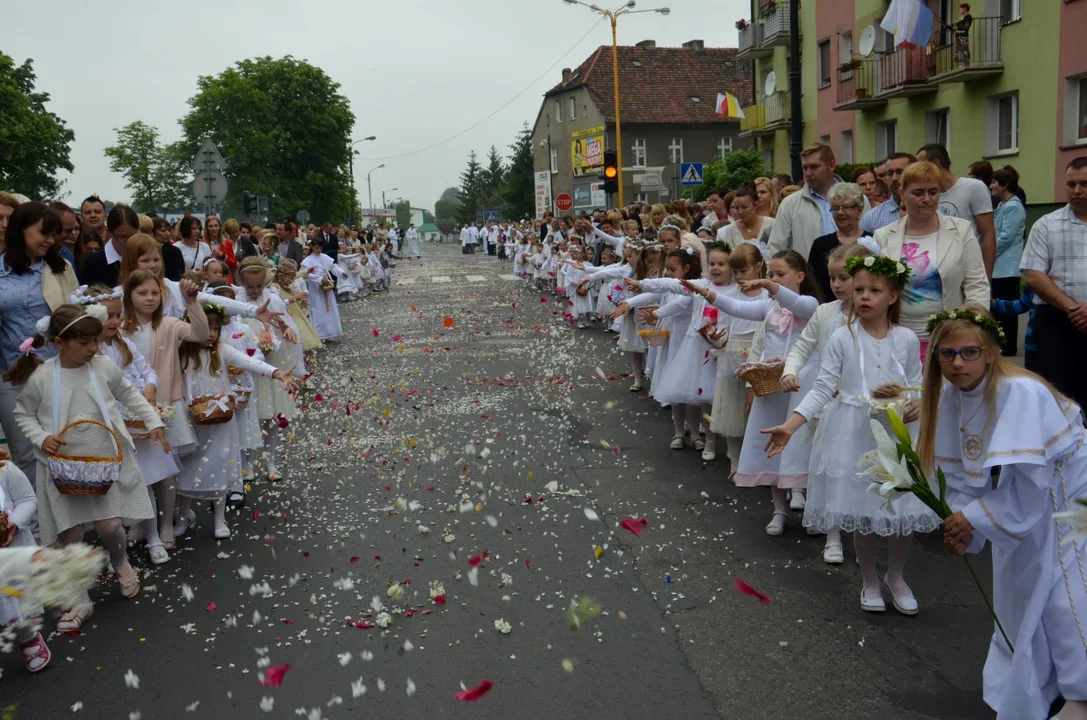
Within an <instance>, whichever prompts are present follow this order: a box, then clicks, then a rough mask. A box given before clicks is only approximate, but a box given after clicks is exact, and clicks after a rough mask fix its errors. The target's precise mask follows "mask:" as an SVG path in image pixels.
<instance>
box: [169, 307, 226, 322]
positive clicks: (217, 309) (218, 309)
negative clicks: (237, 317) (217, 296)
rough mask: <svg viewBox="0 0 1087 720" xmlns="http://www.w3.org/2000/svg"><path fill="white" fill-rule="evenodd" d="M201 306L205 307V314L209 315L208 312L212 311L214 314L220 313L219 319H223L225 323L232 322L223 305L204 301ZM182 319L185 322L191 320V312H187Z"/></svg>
mask: <svg viewBox="0 0 1087 720" xmlns="http://www.w3.org/2000/svg"><path fill="white" fill-rule="evenodd" d="M201 307H203V309H204V314H205V315H207V314H208V313H211V314H212V315H218V316H219V320H221V321H222V323H223V325H227V324H229V323H230V318H229V317H228V316H227V314H226V309H225V308H224V307H223V306H222V305H217V304H215V303H204V304H203V305H202V306H201ZM181 319H182V320H184V321H185V322H189V313H188V312H186V313H185V317H183V318H181Z"/></svg>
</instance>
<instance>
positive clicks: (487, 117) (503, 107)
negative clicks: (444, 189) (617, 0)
mask: <svg viewBox="0 0 1087 720" xmlns="http://www.w3.org/2000/svg"><path fill="white" fill-rule="evenodd" d="M603 20H604V16H601V17H600V19H599V20H597V21H596V23H594V24H593V25H592V27H590V28H589V30H588V31H587V32H586V33H585V34H584V35H582V36H581V37H580V38H578V40H577V42H576V43H574V44H573V46H572V47H571V48H570V49H569V50H567V51H566V52H564V53H563V54H562V57H560V58H559V59H558V60H556V61H555V62H553V63H551V65H550V66H549V67H548V68H547V69H546V70H544V71H543V72H542V73H540V75H539V76H538V77H537V78H536V79H535V80H533V81H532V82H531V83H529V84H528V86H527V87H526V88H525V89H524V90H522V91H521V92H519V93H517V94H516V95H514V96H513V97H512V98H510V99H509V100H508V101H507V102H506V103H504V104H503V105H502V106H501V107H499V108H498V109H497V110H495V111H494V112H492V113H491V114H490V115H487V116H486V117H484V118H483V119H482V120H480V121H479V122H477V123H475V124H473V125H469V126H468V127H466V128H464V129H463V130H461V131H460V132H459V133H457V134H456V135H453V136H451V137H447V138H446V139H445V140H441V141H440V142H436V143H434V144H433V145H428V146H427V147H425V148H422V149H421V150H413V151H412V152H408V153H404V154H403V155H389V156H387V157H372V158H364V157H360V158H359V159H360V160H367V161H376V162H380V161H382V160H398V159H400V158H406V157H411V156H412V155H418V154H419V153H424V152H426V151H428V150H433V149H434V148H436V147H438V146H439V145H444V144H446V143H447V142H449V141H451V140H456V139H457V138H459V137H460V136H461V135H464V134H465V133H466V132H468V131H469V130H473V129H475V128H477V127H479V126H480V125H482V124H483V123H485V122H487V121H488V120H490V119H491V118H493V117H494V116H495V115H497V114H498V113H500V112H502V111H503V110H505V109H506V108H507V107H509V106H510V105H511V104H512V103H513V101H514V100H516V99H517V98H519V97H521V96H522V95H524V94H525V93H526V92H528V91H529V90H531V89H532V86H533V85H535V84H536V83H538V82H540V80H542V79H543V77H544V76H545V75H547V74H548V73H549V72H551V71H552V70H553V69H554V68H555V66H556V65H558V64H559V63H560V62H562V61H563V60H564V59H565V58H566V56H567V55H569V54H570V53H572V52H573V51H574V50H576V49H577V46H578V45H580V44H581V41H582V40H584V39H585V38H587V37H589V33H591V32H592V31H593V30H595V29H596V26H597V25H599V24H600V23H601V22H602V21H603Z"/></svg>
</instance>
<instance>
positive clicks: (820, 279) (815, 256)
mask: <svg viewBox="0 0 1087 720" xmlns="http://www.w3.org/2000/svg"><path fill="white" fill-rule="evenodd" d="M864 198H865V195H864V190H863V188H861V186H860V185H858V184H856V183H838V184H837V185H835V186H834V187H832V188H831V189H830V209H831V212H832V213H834V222H835V224H836V225H837V226H838V229H837V230H836V231H835V232H832V233H827V234H826V235H821V236H820V237H817V238H815V242H814V243H812V246H811V254H810V255H808V264H809V265H811V268H812V273H813V274H814V275H815V282H816V283H818V285H819V289H820V290H821V291H822V293H823V297H825V298H829V297H834V292H833V291H832V290H831V287H830V274H829V272H828V270H827V258H828V257H829V256H830V253H832V252H833V251H834V248H836V247H839V246H841V245H852V244H854V243H857V242H860V241H861V238H866V237H871V236H870V235H869V234H868V233H866V232H865V231H863V230H861V229H860V228H859V227H858V226H857V223H858V222H859V221H860V219H861V214H862V213H863V212H864ZM863 244H864V245H865V247H867V248H868V251H869V252H871V253H872V254H873V255H878V254H879V246H878V245H876V243H875V241H869V242H865V243H863Z"/></svg>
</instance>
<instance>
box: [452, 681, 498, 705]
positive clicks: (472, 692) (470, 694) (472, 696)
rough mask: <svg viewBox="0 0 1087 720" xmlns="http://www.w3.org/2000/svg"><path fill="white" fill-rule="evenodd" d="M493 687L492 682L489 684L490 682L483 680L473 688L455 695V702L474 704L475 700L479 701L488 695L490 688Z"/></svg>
mask: <svg viewBox="0 0 1087 720" xmlns="http://www.w3.org/2000/svg"><path fill="white" fill-rule="evenodd" d="M493 687H494V683H493V682H491V681H490V680H484V681H483V682H481V683H480V684H479V685H476V686H475V687H474V688H469V689H467V690H462V691H461V692H459V693H457V694H456V695H455V697H456V698H457V700H463V701H465V702H475V701H476V700H479V699H480V698H481V697H483V696H484V695H486V694H487V693H489V692H490V691H491V688H493Z"/></svg>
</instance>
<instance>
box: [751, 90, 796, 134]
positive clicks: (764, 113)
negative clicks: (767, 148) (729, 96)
mask: <svg viewBox="0 0 1087 720" xmlns="http://www.w3.org/2000/svg"><path fill="white" fill-rule="evenodd" d="M791 110H792V105H791V104H790V99H789V93H787V92H784V91H781V90H779V91H778V92H775V93H774V94H772V95H768V96H766V97H764V98H763V101H762V102H761V103H757V104H755V105H749V106H747V107H745V108H744V118H743V119H742V120H740V132H742V133H753V134H755V135H758V134H761V133H772V132H775V131H777V130H780V129H782V128H784V127H787V126H788V124H789V120H790V119H791V118H792V112H791Z"/></svg>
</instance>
